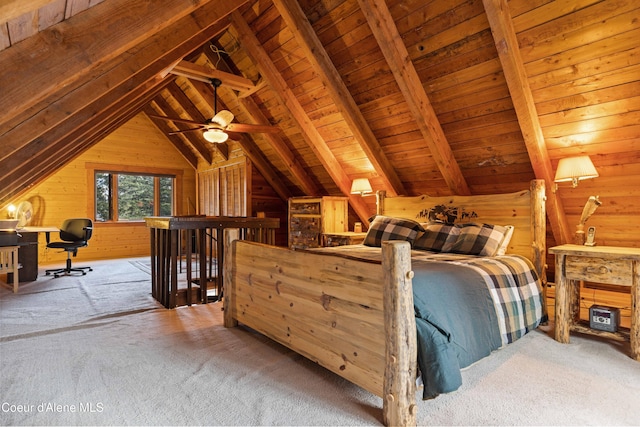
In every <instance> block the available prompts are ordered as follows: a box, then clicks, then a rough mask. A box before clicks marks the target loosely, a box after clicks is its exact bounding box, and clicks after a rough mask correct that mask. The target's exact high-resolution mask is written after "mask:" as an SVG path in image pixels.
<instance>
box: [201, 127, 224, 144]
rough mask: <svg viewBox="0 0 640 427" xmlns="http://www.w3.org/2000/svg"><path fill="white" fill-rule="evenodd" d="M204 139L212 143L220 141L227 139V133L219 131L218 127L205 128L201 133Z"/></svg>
mask: <svg viewBox="0 0 640 427" xmlns="http://www.w3.org/2000/svg"><path fill="white" fill-rule="evenodd" d="M202 136H203V137H204V139H206V140H207V141H209V142H213V143H217V144H219V143H222V142H225V141H226V140H227V139H229V135H227V134H226V133H224V132H223V131H221V130H220V129H207V130H205V131H204V132H203V133H202Z"/></svg>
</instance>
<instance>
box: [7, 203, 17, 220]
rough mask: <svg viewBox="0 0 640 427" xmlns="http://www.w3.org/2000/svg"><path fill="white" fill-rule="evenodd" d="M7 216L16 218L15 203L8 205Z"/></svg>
mask: <svg viewBox="0 0 640 427" xmlns="http://www.w3.org/2000/svg"><path fill="white" fill-rule="evenodd" d="M7 218H11V219H16V206H15V205H14V204H10V205H9V206H7Z"/></svg>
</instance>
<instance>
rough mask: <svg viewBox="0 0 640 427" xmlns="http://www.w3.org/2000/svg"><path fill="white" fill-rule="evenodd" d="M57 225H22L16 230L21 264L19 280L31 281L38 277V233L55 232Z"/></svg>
mask: <svg viewBox="0 0 640 427" xmlns="http://www.w3.org/2000/svg"><path fill="white" fill-rule="evenodd" d="M58 231H60V230H59V228H58V227H47V226H43V227H23V228H20V229H18V230H17V232H18V246H19V249H18V262H19V263H20V264H22V269H21V270H20V275H19V276H20V281H21V282H33V281H35V280H36V279H37V278H38V235H39V233H46V234H47V237H48V236H49V233H52V232H53V233H55V232H58Z"/></svg>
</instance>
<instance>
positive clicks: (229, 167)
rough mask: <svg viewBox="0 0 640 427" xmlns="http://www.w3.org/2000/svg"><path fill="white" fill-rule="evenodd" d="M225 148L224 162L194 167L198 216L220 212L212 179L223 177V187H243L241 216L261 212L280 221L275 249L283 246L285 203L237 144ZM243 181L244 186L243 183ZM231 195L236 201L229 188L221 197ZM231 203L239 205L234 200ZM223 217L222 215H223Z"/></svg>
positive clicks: (285, 222)
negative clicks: (226, 155) (196, 177)
mask: <svg viewBox="0 0 640 427" xmlns="http://www.w3.org/2000/svg"><path fill="white" fill-rule="evenodd" d="M228 144H229V159H228V160H224V159H223V158H222V157H221V156H216V157H215V158H214V161H213V162H212V164H211V165H208V164H206V163H204V162H200V164H199V165H198V177H199V178H198V181H199V188H198V194H199V196H198V197H199V200H198V213H201V214H208V215H213V214H218V212H220V202H219V198H220V197H221V196H220V194H219V189H218V188H216V186H215V185H213V184H212V183H213V181H215V180H216V179H218V180H222V179H221V178H220V174H221V173H222V174H223V175H225V176H226V178H224V181H225V182H227V186H228V185H229V181H230V180H231V182H233V183H234V185H237V186H246V188H247V200H246V206H243V207H242V209H243V211H244V212H245V213H244V214H243V215H247V216H257V215H258V212H263V213H264V214H265V216H266V217H267V218H279V219H280V229H279V230H278V231H276V245H278V246H287V201H285V200H282V199H281V198H280V197H279V196H278V194H276V192H275V191H274V189H273V187H271V185H270V184H269V183H268V182H267V180H266V179H265V178H264V176H263V175H262V174H261V173H260V172H259V171H258V170H257V168H255V167H254V166H252V164H251V162H250V161H249V160H248V159H247V157H246V156H245V155H244V153H243V151H242V148H241V147H240V144H238V143H237V142H234V141H231V140H229V141H228ZM239 165H242V167H239ZM216 177H217V178H216ZM245 178H246V183H244V182H243V180H244V179H245ZM232 195H235V196H234V197H232V199H237V197H238V191H236V190H232V189H230V188H229V189H228V190H227V195H226V196H223V197H224V198H225V199H227V200H231V199H229V197H231V196H232ZM233 203H234V204H237V203H240V202H239V201H237V200H236V201H235V202H233ZM242 203H244V201H243V202H242ZM223 214H225V213H224V212H223Z"/></svg>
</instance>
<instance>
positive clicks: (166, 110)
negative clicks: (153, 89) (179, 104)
mask: <svg viewBox="0 0 640 427" xmlns="http://www.w3.org/2000/svg"><path fill="white" fill-rule="evenodd" d="M153 102H154V104H156V105H157V107H158V108H159V109H160V111H155V110H153V109H152V111H155V113H156V114H158V113H160V114H162V115H164V116H177V115H178V113H177V112H176V111H175V110H174V109H173V108H172V107H171V105H170V104H169V103H168V102H167V100H166V99H164V98H163V97H162V96H156V97H155V98H154V99H153ZM145 112H146V111H145ZM147 116H149V118H150V119H151V120H153V123H157V122H156V120H160V119H157V118H155V117H153V116H152V115H150V114H149V113H147ZM161 121H162V122H164V126H158V128H159V129H160V130H162V131H163V132H164V133H165V135H167V137H169V139H171V137H175V138H177V139H180V140H181V137H179V136H178V135H169V132H173V129H172V128H171V127H170V126H169V125H168V123H167V122H166V121H164V120H161ZM176 127H177V128H178V129H181V130H182V129H188V128H189V127H190V126H189V125H178V124H177V123H176ZM185 137H186V139H187V140H188V141H189V143H190V144H191V146H192V147H193V149H194V150H195V151H196V152H197V153H198V154H199V155H200V157H202V158H203V159H204V161H205V162H207V163H208V164H211V163H212V162H213V153H212V152H211V150H210V149H209V145H208V143H205V142H204V141H202V140H200V139H199V138H197V137H195V136H193V135H191V136H190V135H185ZM192 137H193V138H192Z"/></svg>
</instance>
